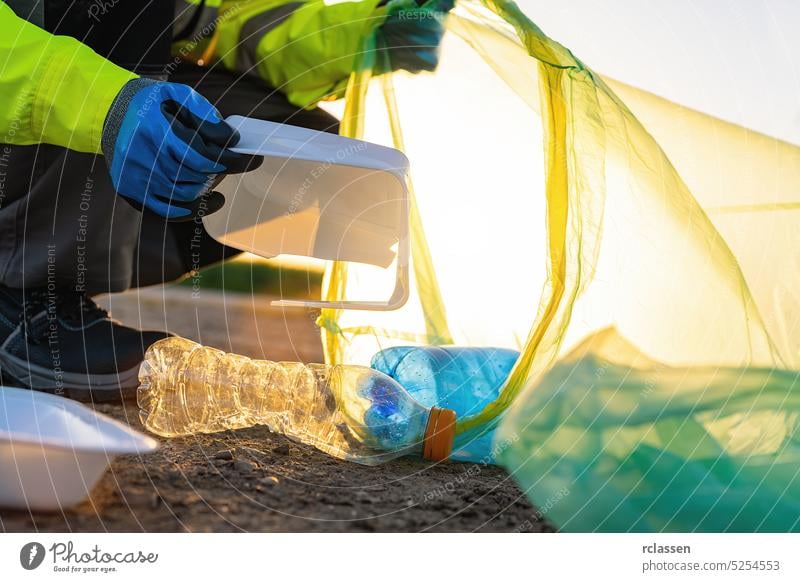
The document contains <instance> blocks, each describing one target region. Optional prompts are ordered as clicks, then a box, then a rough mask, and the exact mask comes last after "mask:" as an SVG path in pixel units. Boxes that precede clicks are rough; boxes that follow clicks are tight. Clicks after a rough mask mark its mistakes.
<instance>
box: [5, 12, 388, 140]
mask: <svg viewBox="0 0 800 582" xmlns="http://www.w3.org/2000/svg"><path fill="white" fill-rule="evenodd" d="M165 1H166V0H165ZM378 2H379V0H357V1H352V2H339V3H331V4H327V3H326V2H325V1H323V0H307V1H287V0H237V1H229V0H206V1H205V2H204V3H201V2H200V0H177V2H176V7H175V21H174V26H173V32H177V31H182V34H181V36H182V40H181V41H180V42H178V43H176V44H175V46H174V48H173V52H174V53H176V54H177V55H178V56H180V57H182V58H193V57H194V58H195V60H197V59H196V55H197V54H198V53H202V54H205V55H206V57H207V58H209V59H210V60H221V61H222V63H223V64H224V66H225V67H226V68H228V69H231V70H234V71H239V72H243V73H246V74H256V75H258V76H260V77H262V78H263V79H264V80H265V81H266V82H267V83H268V84H269V85H270V86H271V87H274V88H276V89H278V90H280V91H282V92H283V93H285V94H286V95H287V97H288V98H289V100H290V101H291V102H292V103H294V104H296V105H298V106H301V107H308V106H311V105H313V104H314V103H316V102H317V101H319V100H320V99H323V98H325V97H328V96H331V95H334V94H336V93H337V92H339V91H340V90H341V89H342V87H343V85H344V83H345V82H346V80H347V77H348V76H349V74H350V72H351V71H352V70H353V66H354V61H355V59H356V58H357V55H358V53H359V51H360V49H361V47H362V44H363V42H364V38H365V36H366V35H368V34H370V33H371V32H372V31H374V30H375V28H377V27H378V26H380V24H382V23H383V21H384V19H385V13H386V9H385V7H378ZM198 16H199V17H198ZM187 29H189V30H187ZM0 31H2V34H0V95H2V101H0V143H10V144H34V143H49V144H55V145H60V146H63V147H67V148H70V149H74V150H78V151H84V152H95V153H99V152H100V138H101V134H102V129H103V122H104V121H105V117H106V114H107V112H108V110H109V108H110V106H111V103H112V102H113V100H114V97H115V96H116V95H117V93H118V92H119V90H120V89H121V88H122V86H123V85H124V84H125V83H126V82H128V81H129V80H130V79H133V78H136V75H135V74H134V73H132V72H129V71H126V70H125V69H122V68H120V67H118V66H116V65H114V64H113V63H111V62H110V61H108V60H106V59H104V58H103V57H101V56H99V55H98V54H96V53H95V52H94V51H92V50H91V49H90V48H89V47H87V46H85V45H83V44H81V43H80V42H79V41H77V40H75V39H73V38H69V37H65V36H55V35H52V34H50V33H48V32H46V31H44V30H42V29H41V28H38V27H37V26H35V25H33V24H30V23H28V22H26V21H25V20H23V19H21V18H19V17H18V16H17V15H16V14H15V13H14V12H13V11H12V10H11V8H9V7H8V5H6V3H5V2H2V1H0Z"/></svg>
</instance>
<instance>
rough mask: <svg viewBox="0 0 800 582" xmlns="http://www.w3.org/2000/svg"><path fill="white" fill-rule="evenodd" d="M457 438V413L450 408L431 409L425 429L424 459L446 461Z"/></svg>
mask: <svg viewBox="0 0 800 582" xmlns="http://www.w3.org/2000/svg"><path fill="white" fill-rule="evenodd" d="M455 438H456V413H455V412H453V411H452V410H450V409H448V408H436V407H435V406H434V407H433V408H431V413H430V416H429V417H428V425H427V426H426V427H425V440H424V441H423V444H422V458H424V459H425V460H427V461H435V462H439V461H446V460H447V459H448V457H450V452H451V451H452V450H453V441H454V440H455Z"/></svg>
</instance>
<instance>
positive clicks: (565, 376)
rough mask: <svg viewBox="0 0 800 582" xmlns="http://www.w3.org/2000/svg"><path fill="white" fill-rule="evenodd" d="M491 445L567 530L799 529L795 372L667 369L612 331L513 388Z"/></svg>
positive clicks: (799, 386) (799, 403)
mask: <svg viewBox="0 0 800 582" xmlns="http://www.w3.org/2000/svg"><path fill="white" fill-rule="evenodd" d="M496 443H508V446H505V447H502V448H501V449H502V453H501V462H502V463H503V464H504V465H505V467H506V468H507V469H508V470H509V472H510V473H511V474H512V475H513V476H514V478H515V479H516V480H517V481H518V482H519V484H520V486H521V487H522V489H523V490H524V491H525V493H526V494H527V495H528V497H529V498H530V499H531V500H532V502H533V503H534V504H537V505H538V506H539V507H546V508H547V509H546V511H543V513H545V515H546V517H547V519H549V520H550V521H551V522H552V523H554V524H555V525H556V526H557V527H558V528H559V529H560V530H562V531H572V532H592V531H605V532H628V531H638V532H663V531H672V532H695V531H702V532H729V531H734V532H787V531H798V530H800V372H795V371H788V370H780V369H773V368H728V367H671V366H665V365H662V364H660V363H659V362H656V361H653V360H651V359H649V358H648V357H646V356H645V355H643V354H641V353H640V352H639V351H638V350H636V349H635V348H634V347H633V346H632V345H630V344H629V343H627V342H626V341H625V340H624V339H623V338H622V337H621V336H620V335H619V334H618V333H617V332H616V331H615V330H614V329H607V330H604V331H601V332H599V333H597V334H596V335H593V336H591V337H590V338H589V339H587V340H586V341H585V342H584V343H582V344H581V345H579V346H578V347H577V348H575V349H574V350H573V351H572V352H571V353H570V354H569V355H567V356H566V357H565V358H563V359H562V360H561V361H560V362H559V363H558V364H557V365H556V366H554V367H553V369H552V370H550V371H549V372H548V373H547V374H546V375H545V376H544V377H543V378H542V379H541V380H540V381H539V382H538V383H537V384H536V385H532V386H530V387H529V388H528V389H527V390H526V391H525V392H523V393H522V394H521V395H520V396H519V397H518V398H517V401H516V402H515V404H514V406H513V407H512V409H511V411H510V412H509V413H508V415H507V416H506V417H505V419H504V421H503V422H502V423H501V425H500V427H499V428H498V433H497V436H496Z"/></svg>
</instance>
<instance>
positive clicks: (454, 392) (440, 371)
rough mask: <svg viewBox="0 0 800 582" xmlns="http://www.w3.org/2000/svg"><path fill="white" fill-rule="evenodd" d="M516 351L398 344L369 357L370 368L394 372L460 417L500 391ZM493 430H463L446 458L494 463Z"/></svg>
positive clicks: (425, 399)
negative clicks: (467, 432)
mask: <svg viewBox="0 0 800 582" xmlns="http://www.w3.org/2000/svg"><path fill="white" fill-rule="evenodd" d="M517 358H519V352H516V351H514V350H509V349H504V348H470V347H453V346H446V347H436V346H425V347H415V346H398V347H392V348H387V349H385V350H383V351H380V352H378V353H377V354H375V355H374V356H373V357H372V362H371V363H370V365H371V366H372V368H373V369H375V370H378V371H379V372H383V373H384V374H386V375H387V376H390V377H391V378H394V379H395V380H397V382H398V383H399V384H400V385H402V386H403V388H405V389H406V390H407V391H408V392H409V394H411V395H412V396H413V397H414V399H415V400H416V401H417V402H418V403H420V404H421V405H423V406H427V407H432V406H439V407H442V408H448V409H451V410H453V411H455V413H456V415H457V416H458V417H459V418H463V417H466V416H470V415H473V414H477V413H478V412H480V411H481V410H483V407H484V406H486V405H487V404H489V403H490V402H492V401H494V400H495V399H496V398H497V396H498V395H499V394H500V388H501V387H502V386H503V383H504V382H505V380H506V378H507V377H508V375H509V374H510V373H511V368H513V367H514V363H515V362H516V361H517ZM493 437H494V430H493V428H492V430H487V431H485V432H484V433H483V434H481V435H479V436H477V437H475V436H473V435H463V436H462V437H459V439H457V441H456V445H455V447H454V449H453V451H452V453H451V454H450V458H451V459H452V460H456V461H471V462H483V463H495V456H496V454H495V451H494V448H493Z"/></svg>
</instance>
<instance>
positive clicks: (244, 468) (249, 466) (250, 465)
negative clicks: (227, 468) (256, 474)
mask: <svg viewBox="0 0 800 582" xmlns="http://www.w3.org/2000/svg"><path fill="white" fill-rule="evenodd" d="M233 468H234V469H236V470H237V471H239V473H244V474H247V473H252V472H253V471H255V470H256V469H257V468H258V465H256V464H255V463H254V462H253V461H248V460H247V459H239V460H237V461H236V462H235V463H234V464H233Z"/></svg>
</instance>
